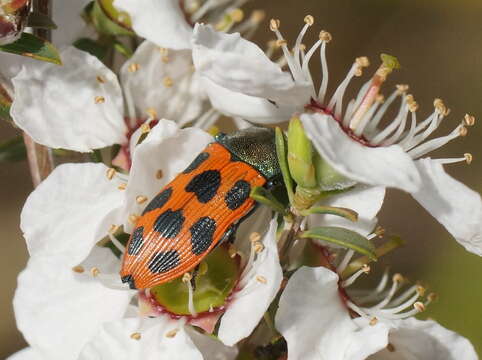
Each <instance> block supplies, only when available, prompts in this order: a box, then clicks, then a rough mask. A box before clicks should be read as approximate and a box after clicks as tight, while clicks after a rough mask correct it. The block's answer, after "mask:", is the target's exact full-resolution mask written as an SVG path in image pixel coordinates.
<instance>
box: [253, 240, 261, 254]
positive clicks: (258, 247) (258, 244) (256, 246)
mask: <svg viewBox="0 0 482 360" xmlns="http://www.w3.org/2000/svg"><path fill="white" fill-rule="evenodd" d="M253 247H254V251H255V252H256V253H257V254H259V253H260V252H262V251H263V250H264V245H263V244H261V243H260V242H259V241H256V242H255V243H253Z"/></svg>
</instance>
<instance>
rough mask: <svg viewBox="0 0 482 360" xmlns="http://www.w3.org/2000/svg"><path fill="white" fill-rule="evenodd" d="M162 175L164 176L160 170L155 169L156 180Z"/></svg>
mask: <svg viewBox="0 0 482 360" xmlns="http://www.w3.org/2000/svg"><path fill="white" fill-rule="evenodd" d="M163 176H164V173H163V172H162V170H160V169H159V170H157V171H156V179H157V180H160V179H162V177H163Z"/></svg>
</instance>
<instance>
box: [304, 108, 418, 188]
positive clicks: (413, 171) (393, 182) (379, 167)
mask: <svg viewBox="0 0 482 360" xmlns="http://www.w3.org/2000/svg"><path fill="white" fill-rule="evenodd" d="M301 121H302V122H303V126H304V127H305V130H306V134H307V136H308V137H309V138H310V140H311V141H312V142H313V145H315V147H316V149H317V150H318V152H319V153H320V155H321V156H322V157H323V159H325V160H326V161H327V162H328V163H329V164H330V165H331V166H332V167H333V168H334V169H335V170H337V171H338V172H339V173H340V174H342V175H345V176H346V177H348V178H351V179H353V180H356V181H359V182H362V183H365V184H369V185H382V186H385V187H395V188H399V189H402V190H405V191H408V192H414V191H416V190H417V189H418V188H419V187H420V175H419V173H418V171H417V168H416V167H415V165H414V162H413V161H412V159H411V158H410V156H408V155H407V154H406V153H405V152H404V151H403V149H402V148H401V147H400V146H398V145H391V146H384V147H368V146H364V145H361V144H360V143H358V142H357V141H355V140H353V139H351V138H350V137H349V136H348V135H347V134H345V132H344V131H343V130H342V129H341V127H340V126H339V124H338V122H337V121H335V120H334V119H333V118H332V117H331V116H329V115H322V114H312V115H309V114H303V115H301Z"/></svg>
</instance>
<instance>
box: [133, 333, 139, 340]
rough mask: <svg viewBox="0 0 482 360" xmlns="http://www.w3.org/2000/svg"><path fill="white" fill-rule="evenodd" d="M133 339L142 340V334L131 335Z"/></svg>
mask: <svg viewBox="0 0 482 360" xmlns="http://www.w3.org/2000/svg"><path fill="white" fill-rule="evenodd" d="M131 339H133V340H140V339H141V333H138V332H135V333H132V334H131Z"/></svg>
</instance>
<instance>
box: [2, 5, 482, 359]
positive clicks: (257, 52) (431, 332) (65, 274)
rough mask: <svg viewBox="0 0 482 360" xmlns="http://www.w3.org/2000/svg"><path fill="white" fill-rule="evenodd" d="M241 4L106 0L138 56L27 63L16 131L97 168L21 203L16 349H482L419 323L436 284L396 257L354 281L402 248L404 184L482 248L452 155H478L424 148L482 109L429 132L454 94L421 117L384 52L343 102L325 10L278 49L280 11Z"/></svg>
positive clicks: (481, 225)
mask: <svg viewBox="0 0 482 360" xmlns="http://www.w3.org/2000/svg"><path fill="white" fill-rule="evenodd" d="M244 3H245V1H244V0H232V1H231V0H205V1H198V0H182V1H179V0H164V1H163V2H162V4H161V3H160V2H159V1H155V0H137V1H132V0H115V1H114V2H113V3H112V1H103V0H96V1H94V4H93V5H92V4H91V5H88V6H87V8H86V10H85V12H87V13H88V14H90V17H89V19H90V21H89V23H90V25H91V27H92V26H93V27H94V28H95V31H97V32H98V33H101V34H102V36H101V38H102V39H103V41H106V42H108V41H112V42H117V41H118V39H117V35H119V34H121V35H126V34H127V36H131V40H132V41H131V42H132V43H134V44H137V43H138V40H139V38H138V37H142V38H144V39H145V40H143V41H142V42H140V44H139V45H138V46H136V48H135V51H134V52H133V54H132V55H131V56H130V57H128V59H127V60H125V61H124V63H123V64H121V65H120V66H119V64H118V62H119V61H117V62H116V61H111V62H109V61H106V60H105V59H102V61H101V59H99V58H98V57H96V56H95V55H93V54H92V53H89V52H87V51H84V50H85V49H79V48H78V47H79V46H77V48H76V47H73V46H67V47H65V48H64V49H63V50H62V51H61V57H62V62H63V66H57V65H54V64H49V63H40V62H35V61H25V62H24V63H23V64H22V69H21V71H14V70H12V69H10V70H12V71H13V72H17V73H16V74H12V76H11V83H12V90H13V104H12V106H11V110H10V114H11V117H12V119H13V120H14V122H15V124H16V125H17V126H18V127H19V128H20V129H22V130H23V131H24V132H26V133H27V134H28V135H29V136H31V137H32V138H33V139H34V140H35V141H36V142H38V143H40V144H42V145H45V146H48V147H51V148H54V149H63V150H68V151H70V152H80V153H90V154H93V155H94V156H92V158H93V159H95V162H93V161H91V162H86V161H84V162H81V163H67V164H63V165H59V166H58V167H56V168H55V170H54V171H53V172H52V173H51V174H50V176H49V177H48V178H47V179H46V180H44V181H43V182H42V183H41V184H40V185H39V186H38V187H37V188H36V189H35V191H34V192H33V193H32V194H31V195H30V196H29V198H28V199H27V201H26V203H25V206H24V208H23V211H22V214H21V225H20V226H21V229H22V231H23V234H24V237H25V240H26V243H27V247H28V251H29V254H30V259H29V261H28V264H27V267H26V268H25V270H24V271H23V272H22V273H21V274H20V276H19V278H18V288H17V291H16V293H15V298H14V301H13V303H14V310H15V315H16V319H17V325H18V328H19V329H20V331H21V332H22V333H23V335H24V337H25V339H26V340H27V342H28V343H29V347H28V348H26V349H24V350H22V351H20V352H18V353H16V354H14V355H12V356H11V357H10V358H9V359H12V360H14V359H16V360H21V359H29V360H30V359H32V360H33V359H35V360H38V359H49V360H56V359H59V360H60V359H62V360H68V359H72V360H73V359H79V360H94V359H105V360H109V359H112V360H114V359H116V360H118V359H143V360H144V359H159V358H168V359H205V360H228V359H287V360H298V359H303V360H305V359H309V360H311V359H313V360H315V359H330V360H331V359H340V360H342V359H343V360H356V359H360V360H361V359H467V360H471V359H477V355H476V354H475V351H474V349H473V347H472V345H471V344H470V342H469V341H468V340H467V339H465V338H463V337H462V336H460V335H458V334H456V333H454V332H451V331H449V330H447V329H445V328H443V327H442V326H441V325H439V324H438V323H436V322H435V321H433V320H428V321H422V320H418V319H416V318H415V316H416V315H417V314H419V313H420V312H423V311H424V310H425V308H426V307H427V306H428V305H429V304H430V303H431V302H433V301H434V300H435V298H436V295H435V294H434V293H428V292H427V291H426V289H425V288H424V287H423V286H421V285H420V284H417V283H415V284H413V283H410V282H409V281H408V280H407V279H406V278H405V277H404V276H402V275H401V274H398V273H395V274H391V273H389V271H388V270H386V271H385V272H384V273H383V275H382V277H381V278H380V280H379V282H378V284H377V285H376V286H375V287H373V288H365V287H361V286H360V282H359V281H358V279H359V278H360V277H364V276H366V275H368V274H369V273H370V272H371V267H373V265H372V262H373V261H375V260H376V259H377V258H379V257H381V256H383V255H385V254H386V253H388V252H391V251H394V250H395V249H396V248H398V247H399V246H400V244H401V241H400V239H398V238H396V237H391V236H385V231H384V230H383V229H382V228H381V227H380V226H378V220H377V214H378V213H379V211H380V209H381V207H382V204H383V202H384V197H385V189H386V188H397V189H401V190H403V191H406V192H408V193H410V194H411V195H412V196H413V197H414V199H415V200H416V201H418V202H419V203H420V204H421V205H422V206H423V207H424V208H425V209H427V211H428V212H429V213H430V214H432V215H433V217H434V218H435V219H437V221H439V222H440V223H441V224H442V225H443V226H444V227H445V228H446V229H447V231H448V232H449V233H450V234H451V235H452V236H453V237H454V238H455V240H456V241H457V242H459V243H460V244H461V245H462V246H464V247H465V248H466V249H467V250H468V251H470V252H472V253H475V254H477V255H480V256H482V235H481V230H482V222H481V220H482V202H481V198H480V196H479V194H477V193H476V192H474V191H473V190H471V189H469V188H467V187H466V186H465V185H463V184H461V183H460V182H458V181H457V180H455V179H453V178H452V177H450V176H449V175H448V174H447V173H445V171H444V168H443V166H444V165H446V164H450V163H456V162H461V161H466V162H468V163H470V161H471V160H472V156H471V155H470V154H465V155H464V156H463V157H461V158H453V159H432V158H430V157H427V154H429V153H430V152H431V151H433V150H435V149H437V148H439V147H441V146H443V145H444V144H446V143H447V142H449V141H451V140H453V139H455V138H458V137H461V136H465V135H466V134H467V131H468V130H467V129H468V127H470V126H473V125H474V123H475V118H474V117H473V116H471V115H468V114H467V115H466V116H465V118H464V119H463V120H462V122H461V123H460V124H458V125H457V126H456V127H455V129H454V130H453V131H452V132H451V133H449V134H448V135H445V136H440V137H434V138H431V139H429V137H430V136H431V134H432V133H433V132H434V131H435V130H436V129H437V127H438V126H439V125H440V123H441V121H442V119H443V118H445V117H446V116H447V115H448V114H449V110H448V109H447V108H446V106H445V105H444V104H443V102H442V100H440V99H436V100H435V101H434V111H433V113H432V114H430V115H429V116H428V117H427V118H426V119H424V120H421V121H420V120H418V119H417V110H418V104H417V102H416V101H415V99H414V97H413V95H411V94H408V86H406V85H398V86H397V87H396V89H395V90H394V91H393V92H392V94H391V95H389V96H388V97H387V98H386V99H385V98H384V97H383V95H382V94H381V88H382V85H383V83H384V82H385V81H386V79H387V77H388V76H389V75H390V73H391V72H392V71H394V70H395V69H396V68H397V67H398V66H399V65H398V61H397V59H396V58H394V57H392V56H389V55H386V54H384V55H382V57H381V64H380V66H379V67H378V69H377V70H376V71H375V73H374V74H373V76H372V77H371V78H370V79H369V80H368V81H367V82H366V83H365V84H364V85H362V87H361V89H360V91H359V92H358V94H357V95H356V97H355V98H354V99H352V100H351V101H349V102H348V105H347V106H344V104H343V101H344V94H345V91H346V89H347V87H348V86H349V84H350V82H351V81H352V79H353V78H354V77H360V76H361V75H362V72H363V71H364V69H365V68H367V67H368V66H369V61H368V59H367V58H365V57H360V58H357V59H356V60H355V61H354V63H353V65H352V66H351V68H350V69H349V71H348V74H347V76H346V78H345V79H343V80H342V81H341V82H340V84H339V85H338V87H337V88H336V90H335V91H334V93H333V94H332V95H331V97H330V96H329V94H327V89H328V65H327V61H326V55H325V52H326V49H327V46H328V44H329V42H330V41H331V40H332V36H331V34H330V33H328V32H327V31H324V30H323V31H321V32H320V33H319V40H318V41H316V42H315V43H314V44H313V45H312V46H311V47H310V48H307V47H306V46H305V45H304V44H303V38H304V35H305V34H306V32H307V31H308V30H309V29H310V28H311V27H313V25H314V23H315V20H314V18H313V17H312V16H310V15H308V16H306V17H305V19H304V22H305V24H304V26H303V27H302V30H301V32H300V33H299V35H298V37H297V39H296V42H295V45H294V47H293V48H292V49H290V48H289V47H288V43H287V41H286V40H285V39H284V37H283V35H282V33H281V31H280V28H281V23H280V21H279V20H276V19H272V20H271V21H270V23H269V24H270V30H271V31H272V32H273V33H274V34H275V36H276V40H275V41H273V42H272V43H270V44H269V46H268V49H266V51H264V50H262V49H261V48H260V47H258V46H257V45H255V44H254V43H253V42H251V41H250V40H249V38H250V37H251V36H252V35H253V33H254V31H255V30H256V29H257V27H258V25H259V24H260V23H261V22H262V20H263V18H264V13H263V12H262V11H261V10H255V11H253V12H252V14H251V15H250V16H248V17H246V18H245V16H244V12H243V11H242V10H241V6H242V5H243V4H244ZM89 6H90V8H89ZM89 9H90V10H89ZM89 11H90V12H89ZM99 11H104V12H105V13H102V14H103V16H107V15H108V16H110V21H111V22H112V23H111V24H110V25H109V27H107V25H105V24H106V23H105V21H106V20H105V18H101V17H100V16H101V15H99V14H100V13H99ZM84 15H85V14H84ZM84 17H85V16H84ZM99 19H103V21H104V22H102V21H100V20H99ZM79 21H80V19H79ZM99 24H103V25H102V26H101V25H99ZM114 25H115V27H114ZM79 28H81V27H80V26H79ZM82 28H83V27H82ZM107 28H108V29H115V32H114V31H113V30H109V31H113V32H112V33H111V34H109V35H106V32H107V31H108V30H106V29H107ZM91 30H92V29H91ZM83 31H84V30H83ZM124 42H126V40H125V39H124ZM115 44H117V47H118V48H119V47H121V48H123V47H122V46H125V45H119V43H115ZM113 46H114V45H113ZM123 49H124V48H123ZM276 51H281V52H282V57H281V58H280V59H278V60H277V61H273V60H272V59H271V58H272V57H273V55H274V54H275V52H276ZM124 52H125V51H124ZM315 54H319V56H320V61H321V64H320V66H321V70H322V79H321V82H320V87H319V88H317V87H316V85H315V84H316V83H317V81H315V80H314V79H313V76H312V74H311V72H310V61H311V59H312V58H313V56H314V55H315ZM111 60H112V59H111ZM114 60H115V59H114ZM397 99H398V100H399V101H400V104H399V105H398V107H397V109H396V112H395V113H396V116H395V118H394V119H388V121H387V119H386V117H387V116H386V114H388V113H389V109H390V108H391V107H394V106H395V105H394V103H395V102H396V101H398V100H397ZM226 117H231V118H232V122H231V123H234V125H235V126H236V127H237V128H238V129H237V131H235V132H233V133H230V134H227V135H226V134H223V133H221V132H220V130H223V129H225V128H229V126H228V125H227V124H228V120H227V119H226ZM283 123H284V124H283ZM272 124H279V125H280V127H276V129H275V130H274V129H273V128H272V127H271V125H272ZM382 124H383V125H382ZM253 125H255V126H256V127H253ZM284 125H287V127H286V131H283V130H282V126H284ZM250 174H254V175H252V176H251V175H250ZM166 204H167V205H166ZM225 208H226V209H228V210H225ZM198 218H199V220H198ZM185 224H187V225H185ZM221 228H222V231H221V230H220V229H221ZM147 229H149V230H147ZM186 229H187V230H186ZM186 247H189V249H191V250H189V251H187V252H188V253H189V254H188V255H186V252H183V251H184V250H183V249H185V248H186ZM191 252H192V253H194V254H195V255H196V256H194V255H192V254H191ZM188 262H190V263H189V264H191V263H192V265H186V264H187V263H188ZM132 263H134V265H132ZM174 269H176V271H177V270H179V269H180V270H179V271H181V270H182V273H181V275H176V276H170V277H168V275H165V274H170V271H172V270H174ZM147 273H149V274H151V275H152V274H154V275H159V276H160V275H162V276H164V275H165V277H166V279H167V280H166V281H164V280H162V281H161V280H151V278H150V277H149V276H150V275H146V274H147ZM176 274H177V273H176ZM148 277H149V279H148ZM154 278H155V279H160V277H154ZM162 279H164V278H162ZM144 283H147V284H149V286H140V285H139V284H144Z"/></svg>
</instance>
